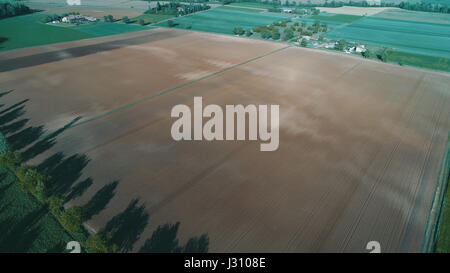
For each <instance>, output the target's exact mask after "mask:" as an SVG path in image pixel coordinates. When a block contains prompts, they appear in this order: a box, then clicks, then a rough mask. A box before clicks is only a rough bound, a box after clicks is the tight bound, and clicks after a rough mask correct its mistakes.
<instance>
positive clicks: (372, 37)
mask: <svg viewBox="0 0 450 273" xmlns="http://www.w3.org/2000/svg"><path fill="white" fill-rule="evenodd" d="M325 36H326V37H328V38H332V39H337V40H339V39H345V40H348V41H353V42H361V43H364V44H367V45H372V46H386V47H390V48H393V49H395V50H397V51H401V52H408V53H411V54H420V55H429V56H435V57H443V58H448V57H449V56H450V47H449V44H450V27H449V25H447V24H435V23H426V22H417V21H405V20H396V19H388V18H380V17H372V16H369V17H364V18H363V19H361V20H358V21H356V22H354V23H352V24H349V25H345V26H344V27H339V28H335V29H334V30H332V31H330V32H328V33H327V34H326V35H325Z"/></svg>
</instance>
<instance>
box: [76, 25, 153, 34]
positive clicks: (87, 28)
mask: <svg viewBox="0 0 450 273" xmlns="http://www.w3.org/2000/svg"><path fill="white" fill-rule="evenodd" d="M73 28H74V29H75V30H77V31H80V32H83V33H86V34H89V35H92V36H94V37H100V36H108V35H115V34H122V33H126V32H133V31H140V30H147V29H149V27H147V26H139V25H135V24H125V23H121V22H116V23H105V22H98V23H95V24H89V25H80V26H75V27H73Z"/></svg>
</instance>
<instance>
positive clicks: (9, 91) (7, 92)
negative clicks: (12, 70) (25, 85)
mask: <svg viewBox="0 0 450 273" xmlns="http://www.w3.org/2000/svg"><path fill="white" fill-rule="evenodd" d="M13 91H14V89H11V90H8V91H1V92H0V98H1V97H3V96H5V95H8V94H9V93H11V92H13Z"/></svg>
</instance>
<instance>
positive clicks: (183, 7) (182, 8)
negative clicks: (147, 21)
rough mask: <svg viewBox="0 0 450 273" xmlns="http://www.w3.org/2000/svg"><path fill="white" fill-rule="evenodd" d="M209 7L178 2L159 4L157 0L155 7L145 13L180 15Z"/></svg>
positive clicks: (208, 7)
mask: <svg viewBox="0 0 450 273" xmlns="http://www.w3.org/2000/svg"><path fill="white" fill-rule="evenodd" d="M210 8H211V7H210V6H208V5H206V4H194V3H190V4H182V3H179V2H168V3H165V4H161V3H159V2H157V3H156V7H154V8H149V9H148V10H147V11H145V12H144V13H145V14H164V15H175V16H182V15H187V14H191V13H194V12H198V11H203V10H207V9H210Z"/></svg>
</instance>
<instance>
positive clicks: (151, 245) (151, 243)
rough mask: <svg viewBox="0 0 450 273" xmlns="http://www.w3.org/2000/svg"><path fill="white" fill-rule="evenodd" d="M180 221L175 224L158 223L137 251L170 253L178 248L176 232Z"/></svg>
mask: <svg viewBox="0 0 450 273" xmlns="http://www.w3.org/2000/svg"><path fill="white" fill-rule="evenodd" d="M179 226H180V222H177V223H176V224H174V225H172V224H165V225H160V226H158V228H157V229H156V230H155V231H154V232H153V233H152V236H151V237H150V238H149V239H147V240H146V241H145V243H144V245H143V246H142V247H141V249H140V250H139V252H143V253H172V252H178V251H177V250H178V249H179V245H178V239H177V233H178V227H179Z"/></svg>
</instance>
